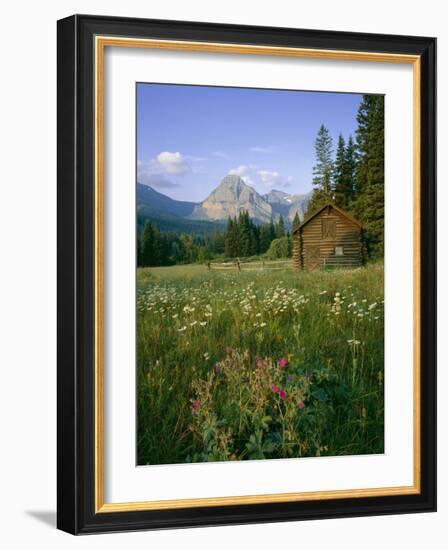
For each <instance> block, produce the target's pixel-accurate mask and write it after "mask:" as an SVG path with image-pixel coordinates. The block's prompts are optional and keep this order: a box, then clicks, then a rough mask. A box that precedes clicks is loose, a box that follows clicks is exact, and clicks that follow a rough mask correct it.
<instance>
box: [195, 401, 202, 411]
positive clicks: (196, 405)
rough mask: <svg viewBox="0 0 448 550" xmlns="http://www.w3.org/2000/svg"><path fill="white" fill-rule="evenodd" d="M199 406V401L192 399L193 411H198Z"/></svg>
mask: <svg viewBox="0 0 448 550" xmlns="http://www.w3.org/2000/svg"><path fill="white" fill-rule="evenodd" d="M200 408H201V404H200V402H199V401H193V409H194V410H195V411H198V410H199V409H200Z"/></svg>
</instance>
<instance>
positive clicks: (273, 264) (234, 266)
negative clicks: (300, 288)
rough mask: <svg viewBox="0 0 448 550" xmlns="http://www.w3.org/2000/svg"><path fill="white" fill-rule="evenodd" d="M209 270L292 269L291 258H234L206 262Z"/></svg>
mask: <svg viewBox="0 0 448 550" xmlns="http://www.w3.org/2000/svg"><path fill="white" fill-rule="evenodd" d="M207 267H208V269H209V271H273V270H278V269H292V267H293V263H292V260H278V261H263V260H261V261H254V262H251V261H244V260H238V259H237V260H235V261H233V262H221V263H218V262H208V263H207Z"/></svg>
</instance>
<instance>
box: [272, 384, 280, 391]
mask: <svg viewBox="0 0 448 550" xmlns="http://www.w3.org/2000/svg"><path fill="white" fill-rule="evenodd" d="M271 390H272V391H273V392H274V393H278V392H279V391H280V388H277V386H276V385H275V384H272V386H271Z"/></svg>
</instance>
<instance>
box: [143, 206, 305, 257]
mask: <svg viewBox="0 0 448 550" xmlns="http://www.w3.org/2000/svg"><path fill="white" fill-rule="evenodd" d="M298 223H299V217H298V216H297V215H296V217H295V219H294V224H298ZM137 246H138V248H137V257H138V265H139V266H142V267H146V266H163V265H174V264H189V263H195V262H204V261H208V260H212V259H214V258H217V257H222V258H224V257H225V258H237V257H241V258H242V257H247V256H256V255H258V254H265V253H266V254H267V255H268V256H269V257H272V258H273V259H275V258H279V257H288V256H290V255H291V239H290V233H289V231H287V230H286V227H285V222H284V219H283V217H282V216H280V217H279V219H278V221H277V222H275V223H274V221H273V220H271V221H270V223H265V224H256V223H254V222H253V220H251V219H250V218H249V214H248V212H247V211H244V212H240V214H239V215H238V216H235V217H233V218H229V219H228V221H227V226H226V229H225V231H224V232H223V231H219V230H217V231H216V232H214V233H212V234H211V235H189V234H184V233H183V234H180V235H179V234H178V233H176V232H174V231H169V232H162V231H160V229H159V228H158V227H157V225H155V224H154V223H152V222H150V221H149V220H147V221H146V222H145V225H144V227H143V230H142V232H141V235H140V237H139V239H138V241H137Z"/></svg>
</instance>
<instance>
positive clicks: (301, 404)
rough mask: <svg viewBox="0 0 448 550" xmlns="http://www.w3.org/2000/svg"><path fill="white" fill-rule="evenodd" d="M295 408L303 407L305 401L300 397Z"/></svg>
mask: <svg viewBox="0 0 448 550" xmlns="http://www.w3.org/2000/svg"><path fill="white" fill-rule="evenodd" d="M297 408H298V409H300V410H302V409H304V408H305V403H304V402H303V401H302V400H301V399H300V401H298V402H297Z"/></svg>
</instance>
